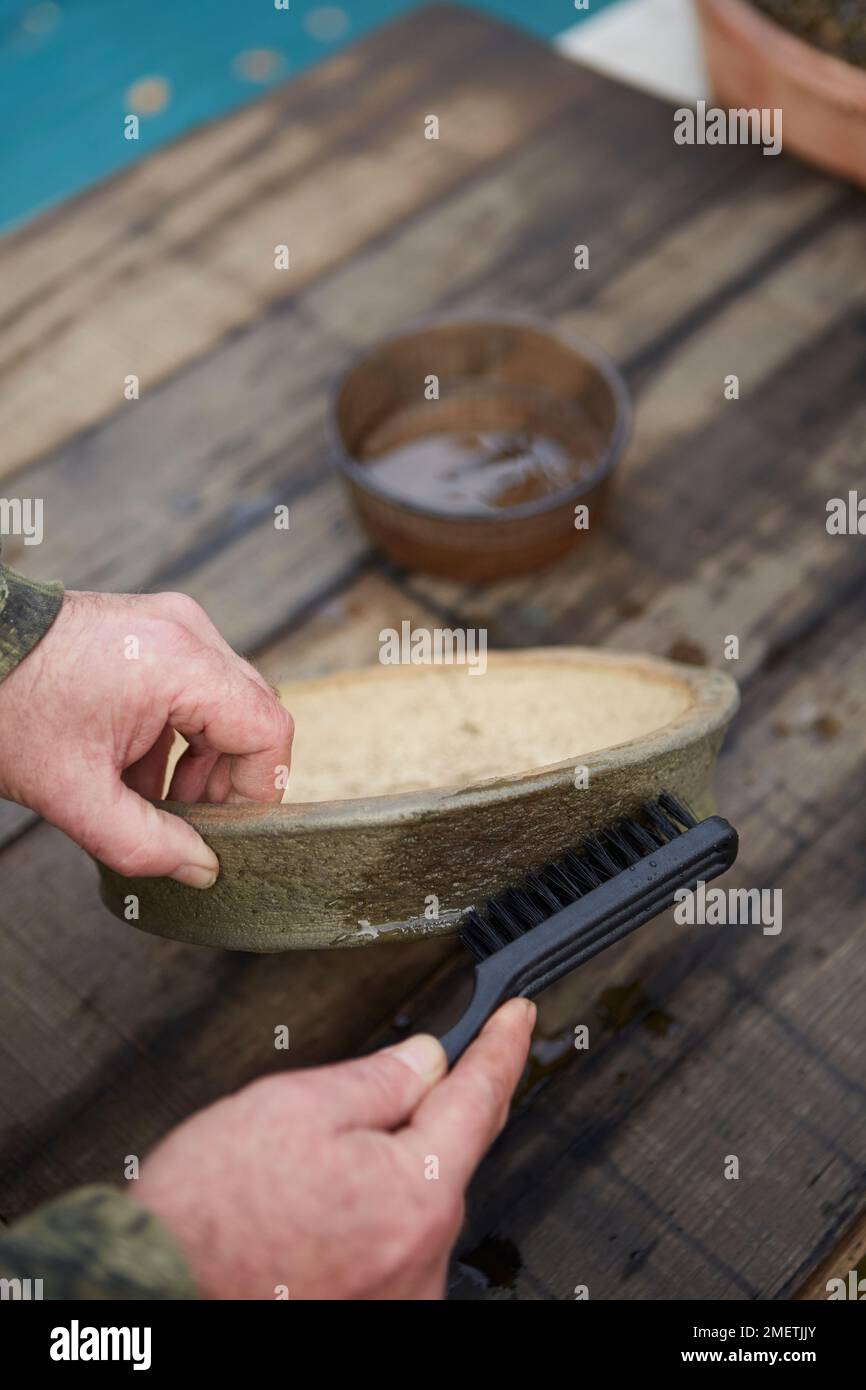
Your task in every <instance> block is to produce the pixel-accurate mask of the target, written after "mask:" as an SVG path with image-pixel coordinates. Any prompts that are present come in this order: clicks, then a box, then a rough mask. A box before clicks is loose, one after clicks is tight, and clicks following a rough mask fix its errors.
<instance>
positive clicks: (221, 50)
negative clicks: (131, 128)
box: [0, 0, 614, 230]
mask: <svg viewBox="0 0 866 1390" xmlns="http://www.w3.org/2000/svg"><path fill="white" fill-rule="evenodd" d="M418 2H419V0H355V3H352V0H341V3H337V4H335V5H323V4H322V3H321V0H290V8H289V10H277V9H276V8H275V5H274V0H0V130H2V131H3V142H2V153H0V228H2V229H3V230H8V229H9V228H10V227H11V226H14V225H15V224H16V223H19V222H21V221H23V220H25V219H26V218H28V217H30V216H32V215H34V214H35V213H37V212H41V211H43V210H44V209H45V208H47V207H50V206H52V204H54V203H57V202H59V201H60V200H61V199H63V198H66V197H69V196H70V195H71V194H73V193H77V192H79V191H80V190H81V189H83V188H86V187H87V186H88V185H89V184H92V183H94V182H95V181H96V180H98V179H100V178H104V177H105V176H106V175H108V174H111V173H114V172H115V171H116V170H118V169H121V168H123V167H124V166H125V165H128V164H132V163H133V162H135V161H136V160H138V159H142V158H144V157H146V156H147V155H148V154H150V153H151V152H152V151H153V150H155V149H158V148H159V146H160V145H163V144H165V143H166V141H168V140H171V139H173V138H175V137H176V136H178V135H182V134H183V133H184V132H185V131H188V130H190V129H192V128H193V127H194V126H196V125H199V124H200V123H201V122H202V121H206V120H209V119H211V118H213V117H215V116H221V115H223V114H224V113H225V112H227V111H231V110H232V109H233V108H235V107H238V106H241V105H243V104H244V103H245V102H248V101H250V100H253V99H255V97H257V96H259V95H261V93H262V91H263V90H264V89H265V88H266V87H267V86H270V85H272V84H273V83H274V82H280V81H286V80H291V78H292V77H294V76H296V75H297V74H298V73H300V72H303V71H304V69H305V68H308V67H310V66H312V64H314V63H316V62H320V61H321V60H322V59H324V58H326V57H328V56H329V55H330V54H331V53H333V52H335V51H336V50H337V49H339V48H341V47H344V46H346V45H347V44H351V43H353V42H355V41H356V40H357V39H358V38H359V37H360V36H361V35H362V34H364V33H367V32H368V31H369V30H370V29H373V28H375V27H376V26H377V25H379V24H382V23H385V22H387V21H388V20H390V19H393V18H394V17H395V16H397V15H398V14H401V13H402V12H403V11H405V10H408V9H411V8H414V7H415V5H416V4H417V3H418ZM611 3H614V0H590V4H591V7H592V9H591V11H590V13H597V12H598V10H600V9H602V8H604V7H605V5H607V4H611ZM474 7H475V8H476V9H479V10H486V11H488V12H489V13H491V14H494V15H497V16H498V17H500V18H502V19H509V20H511V21H512V22H513V23H515V24H517V25H519V26H521V27H522V28H524V29H527V30H529V31H530V32H532V33H534V34H536V35H539V36H541V37H545V38H552V37H553V36H554V35H556V34H557V33H560V32H562V30H564V29H567V28H569V27H570V26H571V25H572V24H574V23H575V22H577V21H578V20H580V19H582V18H586V16H587V12H586V11H578V10H576V9H575V8H574V0H475V5H474ZM323 11H324V12H326V13H325V15H324V17H323ZM341 16H342V28H341ZM328 17H330V19H331V26H330V31H329V32H326V33H322V32H320V31H321V30H322V29H323V28H326V27H327V26H326V24H325V21H326V19H327V18H328ZM250 50H268V51H269V52H270V53H272V54H275V55H277V57H276V59H275V60H272V61H275V62H276V63H277V64H278V67H277V70H276V71H275V72H274V73H273V74H272V75H270V76H269V77H268V79H267V80H264V81H258V82H256V81H252V80H250V79H249V78H248V77H245V76H244V75H243V70H242V61H243V60H242V59H241V64H240V66H239V59H240V58H241V55H242V54H244V53H248V52H249V51H250ZM149 77H158V78H160V79H162V80H163V81H164V82H166V83H167V84H168V86H169V89H170V93H169V99H168V101H167V103H166V105H165V107H164V109H163V110H161V111H159V112H157V113H154V114H151V115H147V116H144V115H142V116H141V117H140V138H139V139H138V140H137V141H136V140H127V139H125V138H124V116H125V115H126V113H127V112H128V111H129V110H130V109H131V105H130V102H129V95H128V94H129V89H130V88H131V87H132V85H133V84H134V83H136V82H138V81H140V80H141V79H143V78H149Z"/></svg>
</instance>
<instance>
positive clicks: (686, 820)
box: [659, 792, 697, 830]
mask: <svg viewBox="0 0 866 1390" xmlns="http://www.w3.org/2000/svg"><path fill="white" fill-rule="evenodd" d="M659 805H660V806H661V808H662V810H663V811H667V813H668V815H669V816H673V818H674V820H677V821H679V823H680V825H682V826H685V828H686V830H691V829H692V827H693V826H695V825H697V821H696V820H695V818H694V816H693V815H692V813H691V811H690V810H689V808H688V806H686V805H685V804H684V802H682V801H680V800H679V799H678V798H677V797H675V796H674V795H673V793H672V792H660V794H659Z"/></svg>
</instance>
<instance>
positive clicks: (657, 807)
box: [459, 792, 697, 961]
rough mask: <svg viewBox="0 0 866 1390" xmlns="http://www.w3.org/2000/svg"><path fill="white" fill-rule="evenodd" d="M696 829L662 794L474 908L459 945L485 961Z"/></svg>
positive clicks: (677, 802)
mask: <svg viewBox="0 0 866 1390" xmlns="http://www.w3.org/2000/svg"><path fill="white" fill-rule="evenodd" d="M696 824H697V821H696V820H695V818H694V816H693V815H692V813H691V811H690V810H689V809H688V807H687V806H685V805H683V803H682V802H681V801H680V800H679V799H678V798H677V797H675V796H673V795H672V794H671V793H670V792H660V793H659V796H658V797H657V798H656V799H655V800H654V801H647V802H645V803H644V805H643V806H641V808H640V811H639V812H637V814H636V815H634V816H627V817H625V818H624V819H623V820H621V821H619V822H617V824H616V825H613V826H610V827H608V828H606V829H605V830H603V831H601V832H600V834H598V835H589V836H587V837H586V839H585V840H584V841H583V842H582V843H581V844H580V845H578V846H576V847H575V848H574V849H571V850H567V851H566V853H565V854H564V855H563V856H562V858H561V859H558V860H556V862H555V863H552V864H547V865H545V866H544V867H543V868H541V869H537V870H535V871H534V872H532V873H530V874H528V875H527V877H526V879H525V880H524V882H523V883H522V884H520V885H519V886H518V887H513V888H507V889H506V890H505V891H504V892H503V893H500V894H498V895H497V896H496V897H495V898H491V899H489V900H488V902H487V903H486V904H485V905H484V907H483V908H482V909H481V910H480V911H478V910H476V909H475V908H471V909H470V910H469V912H467V914H466V917H465V918H464V920H463V923H462V925H461V928H460V932H459V936H460V940H461V941H462V942H463V944H464V945H465V946H466V947H468V949H469V950H470V951H471V952H472V954H473V956H474V957H475V959H476V960H478V961H482V960H485V959H486V957H487V956H491V955H493V954H494V952H496V951H499V950H501V949H502V947H503V946H507V945H508V943H509V942H510V941H516V940H517V938H518V937H520V936H522V935H523V934H524V932H527V931H531V930H532V928H533V927H537V926H539V925H540V924H541V923H542V922H545V921H547V919H548V918H549V917H551V916H552V915H553V914H554V913H556V912H559V911H560V909H561V908H563V907H565V906H567V905H568V903H572V902H575V901H576V900H577V899H578V898H582V897H583V896H584V895H585V894H586V893H591V892H592V891H593V889H595V888H598V887H599V886H600V885H601V884H602V883H606V882H607V881H608V880H609V879H611V878H614V877H615V876H616V875H617V874H619V873H621V872H622V871H623V870H624V869H626V868H628V867H629V866H630V865H632V864H636V863H638V862H639V860H641V859H644V858H646V857H647V856H648V855H651V854H653V853H654V852H655V851H656V850H657V849H660V848H661V846H662V845H665V844H667V843H668V842H669V841H670V840H673V839H676V837H677V836H678V835H681V834H682V833H683V831H684V830H688V829H691V828H692V826H694V825H696Z"/></svg>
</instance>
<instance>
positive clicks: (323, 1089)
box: [295, 1033, 448, 1130]
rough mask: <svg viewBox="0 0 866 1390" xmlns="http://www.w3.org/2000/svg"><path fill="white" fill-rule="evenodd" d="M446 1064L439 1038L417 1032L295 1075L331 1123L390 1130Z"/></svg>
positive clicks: (403, 1119) (342, 1127) (405, 1117)
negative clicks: (378, 1048) (362, 1054)
mask: <svg viewBox="0 0 866 1390" xmlns="http://www.w3.org/2000/svg"><path fill="white" fill-rule="evenodd" d="M447 1070H448V1062H447V1059H446V1057H445V1053H444V1051H443V1048H442V1044H441V1043H440V1042H439V1041H438V1039H437V1038H433V1037H430V1036H429V1034H426V1033H417V1034H416V1035H415V1036H414V1037H411V1038H406V1039H405V1041H404V1042H401V1043H398V1045H397V1046H396V1047H388V1048H383V1050H382V1051H381V1052H373V1053H371V1054H370V1056H369V1057H359V1058H358V1059H357V1060H355V1061H352V1062H340V1063H338V1064H337V1065H336V1066H333V1067H314V1068H312V1069H310V1070H309V1071H305V1072H297V1073H295V1079H296V1080H297V1081H298V1082H301V1083H302V1084H304V1085H309V1087H310V1089H311V1094H312V1095H313V1096H314V1098H315V1101H316V1109H317V1113H318V1114H319V1115H320V1116H321V1117H322V1118H323V1119H324V1120H325V1122H326V1124H328V1125H329V1127H332V1128H333V1129H336V1130H345V1129H385V1130H391V1129H395V1128H396V1127H397V1126H398V1125H402V1124H405V1123H406V1121H407V1120H408V1119H409V1117H410V1115H411V1114H412V1112H413V1111H414V1109H415V1107H416V1106H417V1105H418V1103H419V1102H420V1101H421V1100H422V1099H423V1097H424V1096H426V1095H427V1093H428V1091H429V1090H430V1088H431V1087H432V1086H435V1085H436V1083H437V1081H440V1080H441V1078H442V1077H443V1076H444V1075H445V1073H446V1071H447Z"/></svg>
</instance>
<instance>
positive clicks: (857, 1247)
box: [795, 1211, 866, 1302]
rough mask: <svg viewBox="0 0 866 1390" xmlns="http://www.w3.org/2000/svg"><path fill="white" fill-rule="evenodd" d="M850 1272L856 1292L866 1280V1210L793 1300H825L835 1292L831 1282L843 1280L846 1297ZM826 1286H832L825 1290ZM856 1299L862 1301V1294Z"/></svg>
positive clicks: (836, 1289)
mask: <svg viewBox="0 0 866 1390" xmlns="http://www.w3.org/2000/svg"><path fill="white" fill-rule="evenodd" d="M852 1271H853V1273H854V1276H855V1278H856V1280H857V1285H858V1289H859V1287H860V1285H861V1281H862V1280H863V1279H866V1211H862V1212H860V1214H859V1215H858V1216H857V1218H856V1220H855V1221H854V1223H853V1225H852V1226H851V1227H850V1228H849V1229H848V1230H847V1231H846V1232H845V1234H844V1235H843V1236H842V1238H841V1240H839V1241H838V1242H837V1243H836V1246H835V1248H834V1249H833V1250H832V1251H831V1253H830V1254H829V1255H828V1256H827V1257H826V1259H824V1260H822V1261H821V1263H820V1264H819V1265H818V1267H817V1269H816V1270H815V1271H814V1273H812V1274H810V1276H809V1278H808V1279H807V1280H806V1281H805V1283H804V1284H803V1285H802V1287H801V1288H800V1289H798V1290H797V1293H796V1294H795V1297H796V1298H797V1299H799V1300H806V1301H810V1302H817V1301H826V1300H828V1299H829V1298H830V1295H831V1293H838V1285H836V1286H833V1285H831V1281H832V1280H834V1279H841V1280H842V1284H843V1286H844V1288H845V1296H846V1297H848V1296H849V1293H850V1289H851V1273H852ZM828 1285H831V1287H830V1288H828ZM859 1297H860V1298H861V1299H862V1297H863V1295H862V1294H859Z"/></svg>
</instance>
